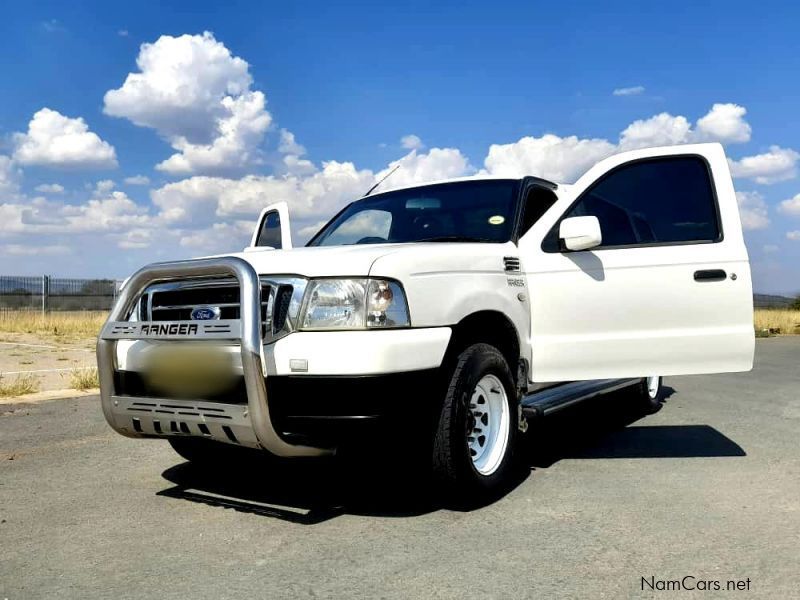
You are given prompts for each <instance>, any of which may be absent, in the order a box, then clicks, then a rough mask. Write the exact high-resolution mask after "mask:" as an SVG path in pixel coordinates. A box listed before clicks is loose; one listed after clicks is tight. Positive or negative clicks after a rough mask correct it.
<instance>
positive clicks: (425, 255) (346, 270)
mask: <svg viewBox="0 0 800 600" xmlns="http://www.w3.org/2000/svg"><path fill="white" fill-rule="evenodd" d="M515 251H516V246H514V244H512V243H510V242H509V243H508V244H465V243H440V242H437V243H416V244H370V245H363V246H315V247H311V248H305V247H303V248H292V249H289V250H269V249H263V250H262V249H255V250H249V251H247V252H240V253H237V254H233V255H232V256H237V257H239V258H242V259H244V260H246V261H247V262H249V263H250V264H251V265H253V268H255V270H256V272H257V273H258V274H259V275H301V276H303V277H366V276H368V275H370V273H371V272H372V271H373V267H374V266H376V265H377V266H376V268H379V270H380V271H381V272H380V273H378V275H382V276H387V277H390V276H395V277H397V276H400V275H401V274H406V273H407V272H409V270H410V271H411V272H416V271H422V272H424V271H432V272H437V271H442V270H457V271H472V270H495V269H499V270H502V257H503V255H505V254H508V253H509V252H515ZM387 257H391V259H390V260H381V259H384V258H387ZM393 271H398V272H397V273H393ZM372 274H375V273H372Z"/></svg>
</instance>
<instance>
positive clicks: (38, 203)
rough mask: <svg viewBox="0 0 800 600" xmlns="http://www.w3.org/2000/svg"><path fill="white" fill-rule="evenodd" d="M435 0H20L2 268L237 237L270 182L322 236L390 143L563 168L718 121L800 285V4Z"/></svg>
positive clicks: (779, 275)
mask: <svg viewBox="0 0 800 600" xmlns="http://www.w3.org/2000/svg"><path fill="white" fill-rule="evenodd" d="M429 4H430V3H421V2H420V3H416V2H405V3H402V2H401V3H392V4H387V5H383V4H378V3H366V2H364V3H329V2H324V3H323V2H319V3H315V2H305V3H257V2H226V3H219V2H204V1H197V2H192V3H168V2H136V3H124V4H123V3H105V2H102V3H101V2H76V3H70V4H65V3H62V2H49V3H48V2H37V3H27V4H22V3H19V4H15V5H8V6H7V7H6V11H5V12H6V14H5V18H4V19H3V20H2V23H0V65H2V75H3V76H2V77H0V97H2V98H3V99H4V101H3V102H2V103H0V263H1V264H2V268H0V272H3V273H19V274H23V273H37V274H38V273H51V274H54V275H72V276H84V275H89V276H111V277H122V276H125V275H127V274H128V273H129V272H130V271H132V270H134V269H135V268H137V267H138V266H141V265H142V264H144V263H146V262H150V261H152V260H163V259H168V258H178V257H188V256H193V255H201V254H207V253H210V252H217V251H224V250H233V249H237V248H239V247H240V246H242V245H243V244H244V242H245V240H246V238H247V231H248V230H249V228H250V227H251V224H252V221H253V219H254V216H255V214H256V213H257V212H258V208H259V207H260V206H262V205H264V204H266V203H268V202H269V201H274V200H283V199H285V200H287V201H289V202H290V205H292V208H293V209H294V212H295V214H296V215H297V218H296V219H295V221H296V222H295V231H296V233H297V235H298V237H299V238H303V237H308V235H309V233H310V232H311V231H312V230H313V229H314V227H315V226H316V225H318V224H319V223H320V222H322V221H324V220H326V219H327V218H328V217H329V216H330V215H331V214H333V213H334V212H335V211H336V210H337V209H338V208H339V207H340V206H341V205H342V204H343V203H344V202H346V201H347V200H349V199H352V198H353V197H355V196H358V195H359V194H360V192H362V191H363V190H364V189H366V188H367V187H369V185H370V184H371V182H372V181H373V180H374V178H375V177H376V176H378V175H379V174H380V173H381V172H382V171H384V170H385V169H386V168H387V167H388V166H389V165H390V164H392V163H393V162H394V161H401V163H402V164H403V166H404V167H405V168H404V169H402V172H404V173H405V175H404V177H406V178H407V179H408V180H410V181H424V180H426V179H429V178H438V177H442V176H451V175H460V174H468V173H474V172H478V171H481V170H487V171H489V172H494V173H503V174H506V173H508V174H523V173H530V174H534V175H542V176H546V177H547V176H549V177H554V178H561V179H567V180H569V179H574V178H575V177H576V176H577V175H579V174H580V171H581V170H582V169H583V168H585V167H586V166H588V165H589V164H591V163H592V162H594V160H596V159H597V158H601V157H602V156H604V155H607V154H608V153H609V152H613V151H618V150H620V149H625V148H626V147H633V145H632V144H636V145H638V146H641V145H643V144H645V143H648V142H654V143H665V142H670V143H684V142H687V141H695V140H697V139H717V140H719V141H722V142H723V143H724V144H725V146H726V150H727V152H728V155H729V157H731V159H733V160H734V165H733V169H734V174H736V175H737V177H736V179H735V184H736V188H737V190H738V191H739V192H741V195H740V201H741V203H742V214H743V219H744V221H745V225H746V226H747V231H746V239H747V241H748V247H749V249H750V254H751V261H752V263H753V271H754V280H755V286H756V288H757V290H759V291H764V292H782V293H793V292H798V291H800V195H798V194H800V179H798V177H797V167H798V166H800V154H798V152H800V120H798V119H797V118H796V112H797V106H798V102H797V100H798V96H799V95H800V94H799V92H800V80H798V78H797V76H796V74H797V72H798V70H799V69H798V67H800V64H798V63H800V52H798V50H800V48H798V46H799V45H800V44H799V43H798V41H797V25H798V23H800V8H797V7H794V6H792V5H791V3H786V2H782V3H774V4H771V3H769V2H760V3H757V4H754V3H736V2H706V3H685V4H683V5H677V6H676V3H616V2H609V3H603V4H597V3H589V2H587V3H580V2H569V3H566V2H564V3H551V2H547V3H533V2H525V3H491V4H488V3H485V2H482V3H450V2H437V3H436V4H435V6H430V5H429ZM204 32H210V33H209V34H208V35H206V36H204V35H203V33H204ZM143 44H147V45H149V46H145V47H143V46H142V45H143ZM137 59H139V61H140V62H139V64H137ZM143 60H144V62H143ZM143 64H144V67H143V66H142V65H143ZM165 74H166V75H165ZM170 74H172V75H170ZM129 75H131V76H132V77H133V80H134V81H132V82H130V84H129V83H126V78H129ZM137 78H138V83H137V82H136V80H137ZM615 90H617V94H615V93H614V91H615ZM226 98H227V100H226ZM715 105H718V107H715ZM43 109H47V110H46V111H43ZM704 117H708V118H707V119H706V120H705V121H701V122H700V123H698V120H699V119H700V120H701V119H703V118H704ZM77 119H82V121H77ZM220 119H221V120H222V121H223V124H224V125H223V127H222V128H220V126H218V123H219V122H220ZM637 121H639V122H640V123H639V124H638V125H636V126H635V127H633V129H629V126H632V124H635V123H636V122H637ZM226 131H227V134H226V133H225V132H226ZM625 131H627V134H623V132H625ZM634 133H635V134H636V135H635V136H634ZM546 134H549V136H547V135H546ZM407 136H416V137H407ZM571 136H575V137H574V138H572V137H571ZM404 137H405V142H403V141H402V140H403V139H404ZM634 138H635V139H634ZM558 176H561V177H558ZM132 177H137V179H136V180H133V179H130V178H132ZM395 177H397V176H393V179H394V178H395ZM126 179H128V182H126ZM55 184H57V186H60V188H63V190H61V189H60V188H59V187H56V186H55ZM43 185H44V186H49V187H42V186H43ZM36 188H39V189H38V190H37V189H36ZM794 232H797V233H794ZM794 238H797V239H794Z"/></svg>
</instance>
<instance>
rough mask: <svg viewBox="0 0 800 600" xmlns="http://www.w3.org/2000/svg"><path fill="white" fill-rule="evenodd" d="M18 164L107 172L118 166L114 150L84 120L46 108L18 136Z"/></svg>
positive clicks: (37, 113) (16, 158)
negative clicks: (102, 170)
mask: <svg viewBox="0 0 800 600" xmlns="http://www.w3.org/2000/svg"><path fill="white" fill-rule="evenodd" d="M13 141H14V147H15V149H14V160H15V161H16V162H18V163H19V164H21V165H44V166H49V167H61V168H87V169H92V168H94V169H107V168H113V167H116V166H117V155H116V152H115V151H114V147H113V146H112V145H111V144H109V143H108V142H105V141H103V140H102V139H100V137H99V136H98V135H97V134H96V133H94V132H92V131H89V126H88V125H87V124H86V122H85V121H84V120H83V119H82V118H80V117H77V118H70V117H66V116H64V115H62V114H61V113H60V112H58V111H56V110H51V109H49V108H43V109H41V110H40V111H38V112H36V113H35V114H34V115H33V118H32V119H31V121H30V123H28V131H27V133H15V134H14V136H13Z"/></svg>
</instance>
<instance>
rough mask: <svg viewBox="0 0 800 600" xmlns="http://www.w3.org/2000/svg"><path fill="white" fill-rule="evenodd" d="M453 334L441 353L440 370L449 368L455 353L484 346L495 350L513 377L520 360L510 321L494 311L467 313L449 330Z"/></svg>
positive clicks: (517, 342) (519, 341)
mask: <svg viewBox="0 0 800 600" xmlns="http://www.w3.org/2000/svg"><path fill="white" fill-rule="evenodd" d="M452 330H453V334H452V335H451V336H450V342H449V344H448V346H447V351H446V352H445V357H444V361H443V366H447V365H449V364H452V363H453V361H454V360H455V359H456V358H457V357H458V355H459V353H460V352H461V351H462V350H463V349H464V348H466V347H467V346H469V345H471V344H477V343H485V344H490V345H492V346H494V347H495V348H497V349H498V350H499V351H500V353H501V354H502V355H503V356H504V357H505V359H506V362H508V367H509V369H510V370H511V373H512V374H514V377H517V373H518V369H519V363H520V359H521V354H520V347H521V340H520V337H519V331H517V328H516V326H515V325H514V323H513V321H511V319H509V318H508V317H507V316H506V315H505V314H503V313H501V312H499V311H495V310H482V311H478V312H474V313H471V314H469V315H467V316H466V317H464V318H463V319H461V320H460V321H459V322H458V323H456V324H455V325H453V326H452Z"/></svg>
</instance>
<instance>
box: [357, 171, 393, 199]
mask: <svg viewBox="0 0 800 600" xmlns="http://www.w3.org/2000/svg"><path fill="white" fill-rule="evenodd" d="M399 168H400V164H399V163H398V164H397V165H395V167H394V169H392V170H391V171H389V172H388V173H387V174H386V175H384V176H383V177H382V178H381V180H380V181H379V182H378V183H376V184H375V185H373V186H372V187H371V188H369V191H368V192H367V193H366V194H364V196H363V197H364V198H366V197H367V196H369V195H370V194H371V193H372V192H374V191H375V188H377V187H378V186H379V185H380V184H382V183H383V182H384V181H386V180H387V179H389V177H391V176H392V175H393V174H394V172H395V171H397V169H399Z"/></svg>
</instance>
